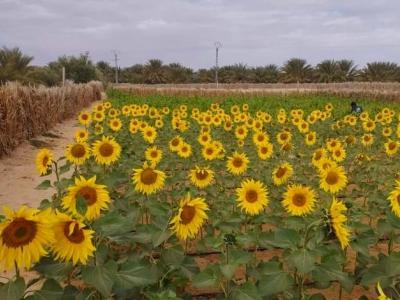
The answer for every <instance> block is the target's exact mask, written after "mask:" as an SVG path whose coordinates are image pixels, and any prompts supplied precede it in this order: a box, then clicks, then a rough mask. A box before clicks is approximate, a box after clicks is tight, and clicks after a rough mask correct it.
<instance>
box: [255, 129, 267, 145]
mask: <svg viewBox="0 0 400 300" xmlns="http://www.w3.org/2000/svg"><path fill="white" fill-rule="evenodd" d="M268 140H269V137H268V135H267V134H265V133H264V132H261V131H259V132H256V133H254V134H253V143H254V145H256V146H261V145H264V144H265V143H267V142H268Z"/></svg>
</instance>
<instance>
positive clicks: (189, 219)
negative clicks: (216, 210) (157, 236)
mask: <svg viewBox="0 0 400 300" xmlns="http://www.w3.org/2000/svg"><path fill="white" fill-rule="evenodd" d="M208 209H209V208H208V205H207V203H206V202H205V200H204V199H203V198H194V199H192V198H191V196H190V194H188V195H187V196H186V197H184V198H183V199H181V201H180V204H179V210H178V213H177V214H176V215H175V216H174V217H173V218H172V220H171V223H170V224H171V225H172V227H171V230H172V231H173V232H174V233H175V234H176V236H177V237H178V238H179V239H180V240H184V241H185V240H187V239H188V238H194V237H195V236H196V235H197V233H198V232H199V230H200V228H201V227H202V226H203V224H204V222H205V221H206V220H207V219H208V216H207V213H206V211H207V210H208Z"/></svg>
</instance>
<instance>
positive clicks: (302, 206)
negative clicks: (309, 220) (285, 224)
mask: <svg viewBox="0 0 400 300" xmlns="http://www.w3.org/2000/svg"><path fill="white" fill-rule="evenodd" d="M282 205H283V207H284V208H285V210H286V211H287V212H288V213H290V214H291V215H293V216H303V215H306V214H309V213H311V212H312V211H313V210H314V208H315V192H314V191H313V190H312V189H311V188H310V187H307V186H302V185H297V184H295V185H291V186H289V187H288V188H287V190H286V192H285V193H284V195H283V201H282Z"/></svg>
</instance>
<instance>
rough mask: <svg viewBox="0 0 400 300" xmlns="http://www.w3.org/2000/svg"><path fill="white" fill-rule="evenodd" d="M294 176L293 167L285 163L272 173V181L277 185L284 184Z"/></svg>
mask: <svg viewBox="0 0 400 300" xmlns="http://www.w3.org/2000/svg"><path fill="white" fill-rule="evenodd" d="M292 175H293V167H292V166H291V165H290V164H289V163H287V162H284V163H282V164H280V165H279V166H278V167H276V168H275V169H274V170H273V171H272V180H273V181H274V184H275V185H282V184H284V183H285V182H286V181H287V180H288V179H289V178H290V177H292Z"/></svg>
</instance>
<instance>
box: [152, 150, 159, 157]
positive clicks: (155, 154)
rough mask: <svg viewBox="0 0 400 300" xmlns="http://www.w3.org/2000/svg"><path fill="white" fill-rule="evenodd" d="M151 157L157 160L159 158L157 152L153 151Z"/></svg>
mask: <svg viewBox="0 0 400 300" xmlns="http://www.w3.org/2000/svg"><path fill="white" fill-rule="evenodd" d="M150 156H151V157H153V158H156V157H157V156H158V153H157V151H152V152H151V154H150Z"/></svg>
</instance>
